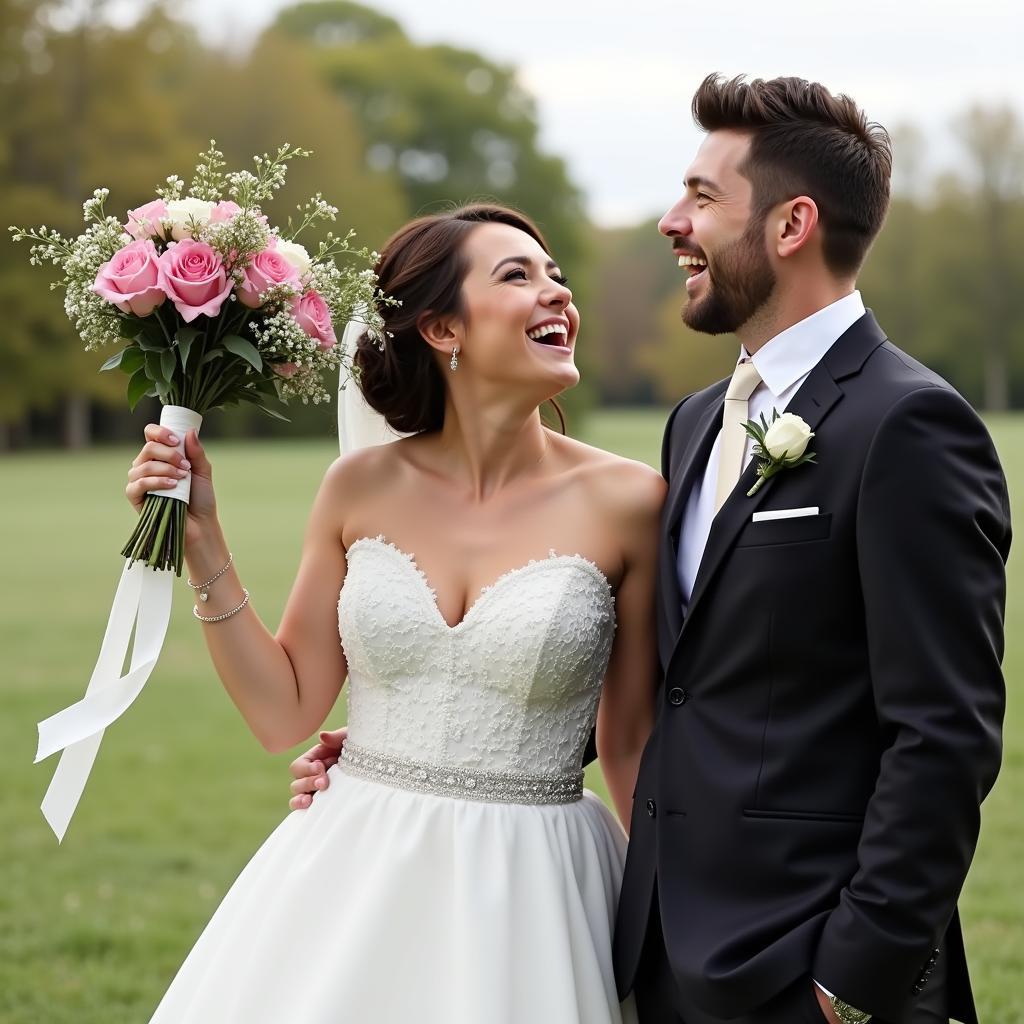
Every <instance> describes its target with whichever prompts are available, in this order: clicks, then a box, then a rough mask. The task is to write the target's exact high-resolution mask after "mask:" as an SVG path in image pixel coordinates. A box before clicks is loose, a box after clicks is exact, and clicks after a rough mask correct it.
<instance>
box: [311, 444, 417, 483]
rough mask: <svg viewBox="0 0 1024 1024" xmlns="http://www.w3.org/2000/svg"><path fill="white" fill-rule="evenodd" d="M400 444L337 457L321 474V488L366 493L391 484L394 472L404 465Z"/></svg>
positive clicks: (368, 448)
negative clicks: (322, 479) (323, 486)
mask: <svg viewBox="0 0 1024 1024" xmlns="http://www.w3.org/2000/svg"><path fill="white" fill-rule="evenodd" d="M401 446H402V441H395V442H393V443H391V444H381V445H372V446H370V447H367V448H359V449H357V450H356V451H352V452H346V453H345V454H343V455H339V456H338V458H336V459H335V460H334V461H333V462H332V463H331V464H330V465H329V466H328V467H327V471H326V472H325V473H324V485H325V486H327V487H330V488H340V489H341V490H343V491H347V492H350V493H352V492H355V493H359V492H365V489H366V488H373V490H374V491H376V490H379V488H380V485H381V484H383V483H384V482H386V481H388V480H393V479H394V476H395V471H396V470H397V469H398V468H399V467H400V466H402V465H404V463H405V461H406V460H405V457H404V453H403V452H402V451H401Z"/></svg>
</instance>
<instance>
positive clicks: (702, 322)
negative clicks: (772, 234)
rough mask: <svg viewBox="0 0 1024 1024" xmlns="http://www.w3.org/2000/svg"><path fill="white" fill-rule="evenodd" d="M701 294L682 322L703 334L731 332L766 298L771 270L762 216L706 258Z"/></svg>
mask: <svg viewBox="0 0 1024 1024" xmlns="http://www.w3.org/2000/svg"><path fill="white" fill-rule="evenodd" d="M706 273H707V275H708V280H707V283H706V286H705V292H704V295H703V296H701V297H700V298H699V299H691V300H690V302H689V303H688V304H687V305H686V306H685V307H684V309H683V323H685V324H686V326H687V327H690V328H692V329H693V330H695V331H701V332H702V333H704V334H732V333H734V332H735V331H736V330H738V329H739V328H740V327H742V326H743V325H744V324H745V323H746V322H747V321H748V320H749V319H750V318H751V317H752V316H753V315H754V314H755V313H756V312H757V311H758V310H759V309H760V308H761V307H762V306H763V305H764V304H765V302H767V301H768V297H769V296H770V295H771V293H772V291H773V290H774V288H775V271H774V270H773V269H772V265H771V263H770V262H769V260H768V255H767V253H766V252H765V251H764V218H761V217H755V218H753V219H752V220H751V222H750V224H748V225H747V228H746V230H745V231H744V232H743V234H742V235H741V236H740V237H739V238H738V239H737V240H736V241H735V242H732V243H731V244H730V245H728V246H726V247H725V248H724V249H722V250H721V251H720V252H719V253H717V254H716V256H715V257H714V261H713V262H712V260H711V259H709V260H708V269H707V271H706Z"/></svg>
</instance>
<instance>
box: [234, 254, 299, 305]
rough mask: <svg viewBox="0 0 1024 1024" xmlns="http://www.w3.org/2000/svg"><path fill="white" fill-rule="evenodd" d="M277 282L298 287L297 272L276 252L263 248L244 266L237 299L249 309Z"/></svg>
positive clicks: (257, 303)
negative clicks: (243, 274)
mask: <svg viewBox="0 0 1024 1024" xmlns="http://www.w3.org/2000/svg"><path fill="white" fill-rule="evenodd" d="M278 284H290V285H292V286H293V287H294V288H299V287H300V285H299V272H298V271H297V270H296V269H295V268H294V267H293V266H292V265H291V264H290V263H289V262H288V261H287V260H286V259H285V258H284V257H283V256H282V255H281V254H280V253H278V252H275V251H274V250H273V249H264V250H263V251H262V252H258V253H256V255H255V256H253V258H252V262H251V263H250V264H249V266H247V267H246V268H245V276H244V278H243V281H242V285H241V287H240V288H239V289H238V293H237V294H238V301H239V302H241V303H242V305H243V306H248V307H249V309H256V308H258V306H259V304H260V295H262V294H263V293H264V292H265V291H266V290H267V289H268V288H272V287H273V286H274V285H278Z"/></svg>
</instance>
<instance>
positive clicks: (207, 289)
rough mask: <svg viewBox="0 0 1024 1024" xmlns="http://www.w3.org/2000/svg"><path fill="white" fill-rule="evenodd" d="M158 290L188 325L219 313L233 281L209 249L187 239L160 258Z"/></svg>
mask: <svg viewBox="0 0 1024 1024" xmlns="http://www.w3.org/2000/svg"><path fill="white" fill-rule="evenodd" d="M160 287H161V288H163V290H164V291H165V292H167V297H168V298H169V299H170V300H171V302H173V303H174V308H175V309H177V311H178V312H179V313H180V314H181V318H182V320H184V321H185V323H187V324H190V323H191V322H192V321H193V320H195V318H196V317H197V316H203V315H205V316H216V315H217V314H218V313H219V312H220V307H221V306H222V305H224V300H225V299H226V298H227V297H228V296H229V295H230V294H231V287H232V281H231V278H230V277H228V275H227V272H226V271H225V269H224V264H223V263H222V262H221V258H220V256H218V255H217V253H216V252H215V251H214V250H213V249H212V248H211V247H210V246H209V245H207V244H206V243H205V242H196V241H193V240H192V239H191V238H186V239H184V240H183V241H180V242H176V243H172V244H171V245H169V246H168V247H167V249H166V250H165V251H164V253H163V255H162V256H161V257H160Z"/></svg>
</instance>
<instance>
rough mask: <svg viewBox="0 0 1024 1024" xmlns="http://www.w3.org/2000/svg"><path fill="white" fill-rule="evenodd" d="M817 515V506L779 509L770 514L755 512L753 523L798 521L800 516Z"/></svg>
mask: <svg viewBox="0 0 1024 1024" xmlns="http://www.w3.org/2000/svg"><path fill="white" fill-rule="evenodd" d="M816 515H818V506H817V505H815V506H813V507H812V508H780V509H775V510H774V511H771V512H755V513H754V520H753V521H754V522H755V523H764V522H767V521H768V520H770V519H799V518H800V517H801V516H816Z"/></svg>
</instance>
